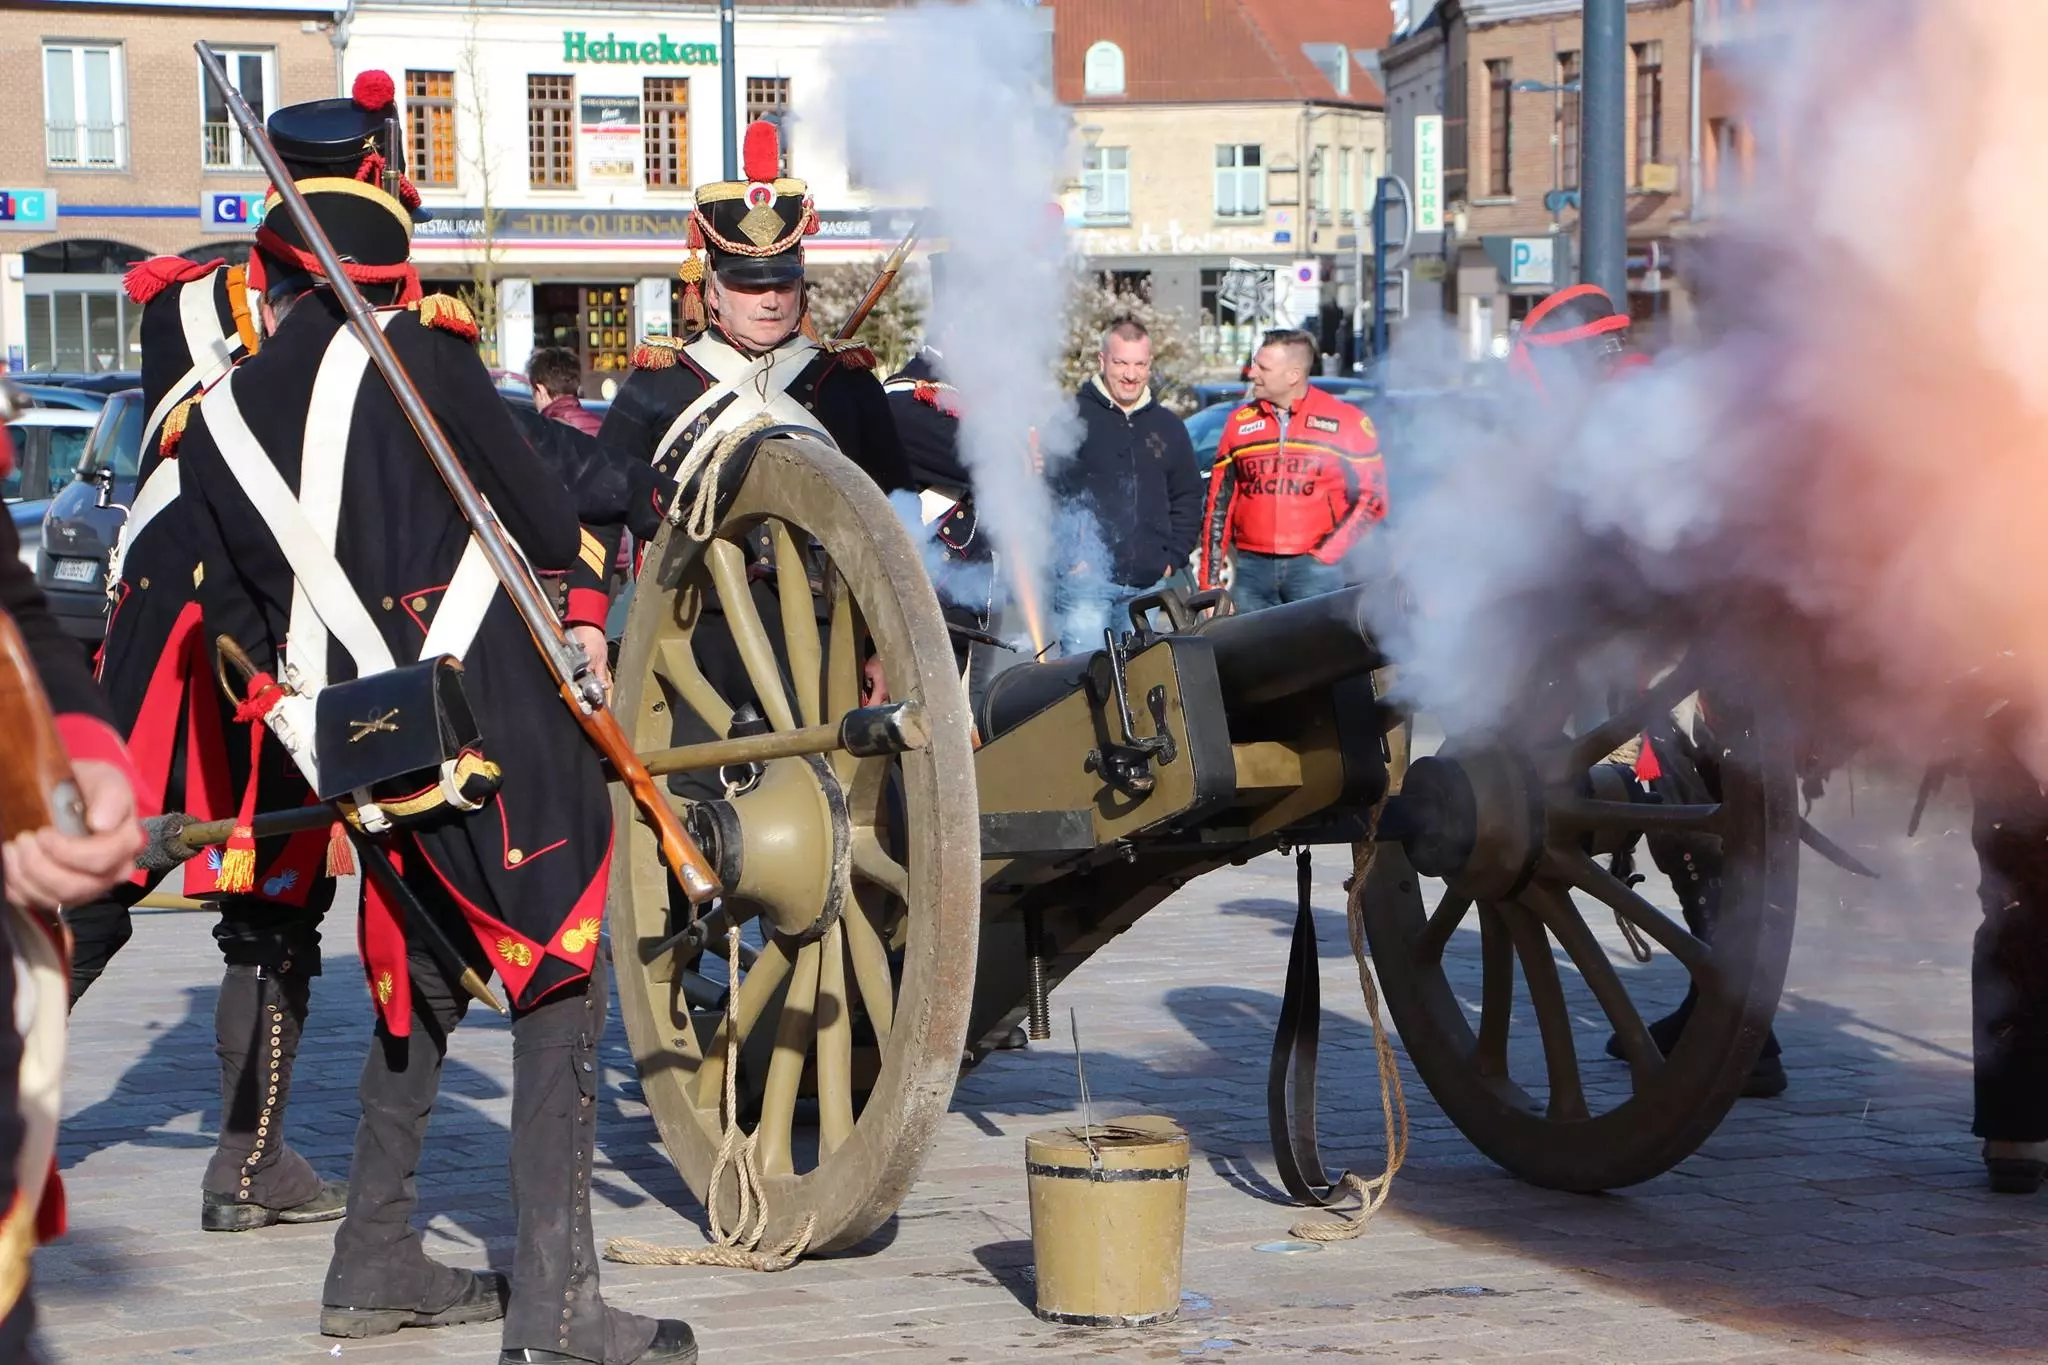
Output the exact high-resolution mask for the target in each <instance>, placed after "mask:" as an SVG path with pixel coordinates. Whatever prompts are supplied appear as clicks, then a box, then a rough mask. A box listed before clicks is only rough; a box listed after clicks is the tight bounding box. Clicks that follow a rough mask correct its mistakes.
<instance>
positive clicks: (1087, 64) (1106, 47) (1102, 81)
mask: <svg viewBox="0 0 2048 1365" xmlns="http://www.w3.org/2000/svg"><path fill="white" fill-rule="evenodd" d="M1081 91H1082V93H1083V94H1087V95H1121V94H1123V92H1124V50H1123V49H1122V48H1120V47H1118V46H1117V45H1116V44H1115V43H1111V42H1101V43H1096V44H1094V45H1093V46H1092V47H1090V48H1089V49H1088V55H1087V56H1085V57H1083V58H1082V59H1081Z"/></svg>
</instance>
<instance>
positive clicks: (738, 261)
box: [677, 119, 818, 325]
mask: <svg viewBox="0 0 2048 1365" xmlns="http://www.w3.org/2000/svg"><path fill="white" fill-rule="evenodd" d="M743 147H744V151H743V154H742V158H741V163H740V169H741V172H742V173H743V175H744V176H745V179H742V180H714V181H712V182H711V183H710V184H708V185H699V186H698V187H697V208H696V211H695V212H694V213H692V214H691V215H690V236H689V243H690V256H689V258H688V259H687V260H685V261H684V262H683V265H682V269H681V270H679V271H678V272H677V273H678V274H679V275H681V276H682V280H683V283H684V285H685V286H686V287H685V289H684V291H683V313H684V317H685V319H686V320H689V321H690V322H691V324H692V325H701V324H702V312H703V299H702V295H701V288H702V284H703V280H704V260H703V257H701V256H699V255H698V254H697V253H698V252H699V251H703V252H705V253H707V254H708V255H709V256H710V258H711V269H712V270H713V271H715V272H717V274H718V278H719V279H721V280H724V281H725V282H726V283H728V284H736V285H740V286H754V287H761V286H766V285H776V284H790V283H792V282H794V281H797V280H800V279H802V278H803V277H804V247H803V242H804V238H806V237H808V236H810V235H811V234H812V233H814V232H816V231H817V230H818V213H817V210H816V209H815V208H813V207H812V206H811V196H810V187H809V186H808V185H806V184H805V183H804V182H803V181H801V180H797V179H794V178H792V177H790V176H786V175H781V174H779V172H780V171H781V169H782V142H781V138H780V136H779V134H778V133H777V130H776V127H775V125H774V124H773V123H772V122H770V121H769V120H767V119H756V120H755V121H754V122H753V123H750V124H748V125H747V133H746V138H745V140H744V143H743Z"/></svg>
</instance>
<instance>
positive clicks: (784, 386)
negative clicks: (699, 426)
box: [649, 332, 824, 460]
mask: <svg viewBox="0 0 2048 1365" xmlns="http://www.w3.org/2000/svg"><path fill="white" fill-rule="evenodd" d="M683 351H684V353H685V354H687V355H688V356H689V357H690V358H691V359H693V360H695V361H696V362H697V363H698V364H700V365H702V366H703V367H704V369H705V371H706V372H707V373H708V374H710V376H711V377H712V378H713V379H715V380H717V381H718V382H717V383H716V384H714V385H712V386H711V387H710V388H707V389H706V390H704V392H703V393H701V394H699V395H697V398H696V401H694V402H692V403H691V404H690V406H688V407H686V408H684V409H683V410H682V412H680V413H678V414H677V416H676V419H675V421H673V422H670V423H669V424H668V430H667V431H664V432H663V433H662V434H661V439H660V440H659V441H656V442H655V443H654V450H653V452H652V453H651V455H650V457H649V458H651V459H655V460H659V459H660V458H661V457H662V456H663V455H664V454H665V453H667V451H668V448H669V447H670V446H672V445H674V444H675V443H676V441H677V440H678V439H680V438H681V436H682V434H683V433H684V432H686V431H688V430H689V429H690V424H691V423H693V422H695V421H696V420H697V419H698V418H699V417H702V416H703V415H704V414H705V413H707V412H709V411H710V410H711V409H712V408H713V407H714V406H715V405H717V404H719V403H724V402H725V400H726V399H728V398H732V399H733V401H732V402H730V403H727V404H726V408H725V411H723V412H721V413H719V414H718V416H717V417H715V418H713V419H712V422H711V425H710V426H709V427H706V428H705V430H704V432H703V434H702V435H700V436H699V437H698V438H697V440H698V443H699V444H706V443H708V442H710V441H714V440H716V439H717V437H718V436H720V435H722V434H724V432H726V431H727V430H729V429H731V428H733V427H736V426H738V425H740V424H741V423H743V422H749V421H752V420H753V419H754V418H755V417H757V416H759V415H760V414H762V413H763V412H767V413H772V414H773V415H774V417H775V419H776V420H777V421H778V422H782V423H784V424H785V425H789V426H800V427H810V428H811V429H812V430H814V431H822V430H824V428H822V427H820V426H819V425H818V419H817V418H815V417H813V416H812V415H811V414H810V412H809V411H808V410H807V409H806V408H805V407H804V406H803V405H802V404H801V403H798V402H796V401H795V400H794V399H792V398H790V397H789V396H788V395H789V386H790V385H791V384H794V383H796V381H797V376H798V375H800V374H802V373H803V372H804V369H805V367H806V366H808V365H809V364H810V363H811V361H812V359H813V358H814V357H815V356H816V355H817V354H818V343H816V342H815V341H812V340H811V339H810V338H808V337H805V336H801V335H799V336H796V337H792V338H791V339H790V340H788V341H785V342H784V343H782V345H780V346H778V347H776V348H775V349H774V350H772V351H770V352H768V354H766V355H762V356H754V357H751V358H750V357H748V356H744V355H741V354H740V353H739V352H738V351H736V350H734V349H733V348H732V347H731V346H728V345H726V343H724V342H723V341H720V340H719V339H718V338H717V337H715V336H713V335H711V334H710V333H709V332H706V333H705V334H704V335H702V336H700V337H698V338H697V339H696V340H695V341H693V342H691V343H690V344H689V345H687V346H685V347H683ZM751 394H758V395H759V396H760V399H761V401H760V402H759V403H755V402H752V401H749V397H750V395H751Z"/></svg>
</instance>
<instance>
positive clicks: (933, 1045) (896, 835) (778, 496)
mask: <svg viewBox="0 0 2048 1365" xmlns="http://www.w3.org/2000/svg"><path fill="white" fill-rule="evenodd" d="M871 656H872V657H873V658H876V659H879V661H880V666H881V672H882V677H883V680H884V682H885V683H886V687H887V692H888V696H889V699H890V700H892V701H899V702H901V701H913V702H917V703H920V704H921V705H922V706H923V707H924V709H925V713H926V717H927V719H928V721H929V726H930V733H931V738H930V741H929V742H928V743H927V744H926V745H925V746H924V747H923V748H921V749H916V750H913V751H911V752H909V753H905V754H901V755H896V756H891V757H881V758H865V759H857V758H854V757H852V756H851V755H849V754H846V753H844V752H838V753H833V754H830V755H826V756H823V757H819V758H788V759H776V760H772V761H770V762H768V763H766V764H763V765H760V766H759V767H758V768H757V769H754V770H751V771H745V772H733V771H727V772H725V773H723V774H691V775H688V776H689V777H691V778H694V779H696V786H695V788H694V789H693V788H689V787H686V788H685V789H686V790H688V791H690V792H691V795H690V796H688V797H682V796H672V798H671V799H672V800H673V802H674V804H675V805H676V807H677V809H678V810H679V811H682V812H684V813H685V815H686V818H687V819H688V821H689V822H690V824H691V825H692V828H693V829H697V830H700V831H705V832H707V833H708V834H709V836H710V838H711V840H712V842H715V843H717V844H719V845H721V851H720V853H719V855H718V856H717V857H716V858H715V861H718V862H720V863H722V864H724V865H726V866H728V867H736V868H737V872H736V875H734V876H732V877H730V878H729V879H728V882H727V895H726V897H725V898H724V900H723V901H722V902H721V903H720V909H719V912H718V914H717V916H716V917H715V918H714V920H713V922H714V923H719V922H722V921H723V920H724V919H726V918H730V919H731V920H733V921H734V922H737V923H739V924H741V925H742V927H743V936H744V945H745V946H744V948H743V950H742V954H741V967H740V973H739V979H738V981H737V982H731V981H728V980H727V975H728V973H727V952H726V939H725V935H724V934H723V933H722V932H718V933H713V934H710V935H709V936H708V937H707V940H706V941H705V943H704V944H703V948H702V952H701V954H699V953H697V952H696V951H694V950H689V951H685V950H671V951H669V952H666V953H659V954H657V953H656V952H655V949H656V947H657V946H658V945H660V944H662V943H664V942H665V941H667V940H669V939H671V938H672V937H673V935H674V933H675V932H676V930H677V929H678V928H679V927H680V926H681V925H682V924H683V923H684V918H683V915H682V913H681V911H680V910H679V909H678V908H677V907H678V906H679V905H680V896H679V894H678V895H676V896H674V897H672V895H671V885H672V884H671V879H670V878H669V876H668V875H667V872H666V870H665V869H664V867H663V865H662V863H661V860H660V857H659V855H658V851H657V848H656V845H655V841H654V838H653V836H652V834H651V832H650V831H649V829H648V827H647V826H646V824H645V823H644V822H643V821H642V820H640V819H639V818H638V817H637V816H636V815H635V813H634V811H633V809H632V807H631V806H630V804H629V803H628V802H627V801H626V800H625V798H624V797H623V795H622V796H621V797H620V798H619V804H618V807H617V828H618V834H617V847H616V849H615V852H614V868H613V879H612V904H611V913H612V941H613V960H614V962H615V963H616V965H617V973H618V980H619V994H620V1000H621V1003H622V1006H623V1012H624V1016H625V1021H626V1029H627V1033H628V1035H629V1036H630V1039H631V1042H632V1046H633V1052H634V1057H635V1059H636V1061H637V1062H638V1065H639V1070H640V1077H641V1084H642V1088H643V1090H644V1093H645V1095H646V1098H647V1103H648V1105H649V1107H650V1108H651V1109H652V1110H653V1111H654V1118H655V1122H656V1124H657V1125H658V1127H659V1128H660V1131H661V1136H662V1141H663V1143H664V1144H665V1146H666V1147H667V1149H668V1153H669V1156H670V1158H671V1159H672V1160H673V1161H674V1162H675V1164H676V1167H677V1169H678V1170H679V1171H680V1172H681V1173H682V1176H683V1178H684V1179H685V1180H686V1181H687V1182H688V1183H689V1185H690V1188H691V1189H692V1190H693V1191H694V1192H695V1193H696V1194H697V1196H698V1197H699V1198H700V1199H702V1200H704V1201H705V1204H706V1206H707V1207H711V1206H712V1201H714V1200H717V1201H719V1202H718V1204H717V1208H718V1209H719V1210H720V1212H721V1214H722V1216H723V1218H724V1220H725V1222H726V1223H727V1225H732V1224H734V1223H736V1222H737V1216H736V1215H737V1196H736V1186H735V1185H734V1183H733V1181H731V1180H730V1179H728V1180H727V1181H725V1182H724V1183H723V1187H722V1188H721V1189H719V1190H715V1191H714V1190H713V1189H711V1188H710V1186H711V1179H712V1170H713V1165H714V1162H715V1159H716V1156H717V1153H718V1149H719V1143H720V1139H721V1135H722V1133H723V1127H722V1122H723V1118H722V1115H721V1108H722V1104H721V1101H722V1095H723V1091H724V1084H725V1072H726V1036H725V1035H726V1023H725V1018H726V1013H725V1005H724V997H725V995H726V992H727V990H728V989H731V990H732V992H733V999H734V1003H735V1005H736V1018H737V1020H738V1035H739V1046H740V1061H739V1072H738V1074H737V1076H736V1078H735V1079H736V1081H737V1084H738V1090H739V1100H740V1102H739V1106H738V1108H739V1111H740V1112H739V1118H740V1119H741V1120H742V1121H743V1122H744V1124H745V1126H747V1127H748V1128H749V1129H752V1128H754V1126H755V1125H756V1124H758V1132H759V1145H758V1152H759V1160H760V1166H761V1170H762V1172H763V1174H764V1176H765V1178H766V1179H765V1184H766V1191H767V1203H768V1208H769V1213H770V1217H771V1222H770V1225H769V1227H768V1229H767V1233H766V1236H765V1238H764V1245H767V1246H771V1247H774V1246H780V1245H782V1244H784V1243H785V1242H786V1241H788V1240H789V1239H790V1238H791V1237H792V1236H793V1235H795V1234H796V1233H797V1232H798V1231H799V1230H800V1229H801V1228H802V1227H803V1226H804V1223H805V1222H806V1220H807V1219H811V1218H813V1217H815V1220H816V1222H815V1226H814V1229H813V1232H812V1238H811V1246H812V1248H813V1249H815V1250H832V1249H835V1248H840V1247H845V1246H848V1245H851V1244H853V1243H854V1242H857V1241H859V1240H860V1239H861V1238H863V1237H865V1236H867V1235H868V1234H869V1233H870V1232H872V1231H874V1230H875V1229H876V1228H877V1227H879V1226H880V1225H881V1224H882V1223H883V1222H884V1221H885V1220H886V1219H887V1218H888V1217H889V1216H890V1215H891V1214H893V1213H894V1212H895V1210H896V1208H897V1206H898V1204H899V1203H900V1202H901V1200H902V1198H903V1196H904V1195H905V1193H906V1192H907V1191H908V1190H909V1188H910V1185H911V1182H912V1180H913V1179H915V1177H916V1174H917V1171H918V1168H919V1167H920V1166H921V1165H922V1163H923V1160H924V1155H925V1152H926V1149H927V1147H928V1146H929V1144H930V1142H931V1139H932V1136H933V1132H934V1130H935V1129H936V1127H937V1125H938V1123H939V1121H940V1120H941V1118H942V1117H943V1116H944V1114H945V1111H946V1108H947V1105H948V1104H949V1103H950V1101H951V1098H952V1093H953V1086H954V1082H955V1080H956V1078H957V1076H958V1072H959V1067H960V1058H961V1048H962V1045H963V1042H964V1040H965V1034H966V1029H967V1011H968V1003H969V998H970V995H971V990H972V984H973V971H974V961H975V950H976V942H977V937H978V930H979V909H980V880H979V873H980V837H979V822H978V817H977V810H976V804H975V792H974V764H973V754H972V751H971V747H970V741H969V728H968V717H967V703H966V698H965V696H964V694H963V691H962V688H961V686H960V679H959V676H958V675H957V673H956V672H955V671H954V664H953V652H952V648H951V645H950V642H949V639H948V635H947V631H946V627H945V623H944V621H943V619H942V618H941V616H940V614H939V606H938V601H937V599H936V598H935V596H934V595H933V592H932V589H931V585H930V583H929V582H928V580H927V579H926V577H925V573H924V570H923V567H922V565H921V562H920V560H919V557H918V552H917V549H916V547H915V546H914V545H913V544H912V543H911V541H910V539H909V537H908V535H907V534H906V533H905V531H904V529H903V527H902V524H901V523H900V522H899V520H898V519H897V516H896V514H895V512H894V511H893V510H892V508H891V507H890V505H889V502H888V500H887V499H886V498H885V497H884V496H883V495H882V493H881V492H880V491H879V490H878V489H877V488H876V487H875V485H874V483H873V482H872V481H871V480H870V479H869V478H868V477H867V476H866V475H865V474H863V473H862V472H861V471H860V470H859V469H858V468H856V467H855V466H854V465H853V464H852V463H851V462H850V461H848V460H847V459H846V458H845V457H844V456H843V455H841V454H840V453H839V452H838V451H837V450H836V449H833V448H832V447H831V446H830V445H829V444H828V443H826V442H825V441H824V440H822V439H820V438H812V437H809V436H806V435H787V436H784V435H773V436H770V437H768V438H766V439H763V440H762V441H761V442H760V443H759V444H758V446H757V448H756V449H755V451H754V453H753V456H752V460H751V463H750V464H749V465H748V467H747V469H746V472H745V475H744V478H743V481H742V482H741V483H740V486H739V487H738V489H737V490H736V493H735V494H734V495H733V496H732V498H731V500H730V506H729V507H728V508H727V509H726V510H725V511H724V512H723V514H722V515H721V516H720V518H719V520H718V525H717V529H716V530H715V532H714V533H713V535H712V536H711V538H710V539H709V540H708V541H706V542H704V543H701V544H700V543H696V542H694V541H692V540H691V539H690V537H689V536H688V535H687V534H686V533H685V532H684V531H683V530H682V529H680V528H675V527H671V528H670V529H669V530H667V531H665V532H664V533H663V535H662V536H661V538H659V539H658V540H657V541H656V542H655V543H654V544H653V546H652V547H651V548H650V550H649V552H648V554H647V557H646V559H645V561H644V563H643V568H642V572H641V576H640V578H639V580H638V583H637V585H636V588H635V596H634V602H633V606H632V609H631V614H630V617H629V619H628V623H627V628H626V636H625V641H624V644H623V647H622V649H621V651H620V658H619V664H618V669H617V681H616V684H615V686H616V695H615V699H614V704H615V707H616V710H617V713H618V715H619V718H620V721H621V723H622V724H623V725H624V726H625V727H626V729H627V732H628V734H629V735H630V736H631V738H632V740H633V742H634V747H635V748H636V749H638V750H640V751H641V752H647V751H650V750H655V749H660V748H663V747H666V746H669V745H671V744H675V743H684V742H693V741H696V740H699V739H709V738H712V737H714V736H717V737H723V736H725V735H727V734H728V733H729V732H730V730H731V728H732V726H733V722H734V712H735V710H736V709H740V708H742V707H745V706H748V705H751V706H752V707H753V708H755V709H756V710H757V711H758V712H759V714H760V715H761V716H763V717H765V719H766V721H767V723H768V725H769V726H770V727H772V728H774V729H776V730H788V729H793V728H797V727H801V726H805V725H816V724H820V723H831V722H834V721H836V720H837V719H838V718H839V717H841V716H843V715H844V714H845V713H846V712H847V711H848V710H850V709H852V708H854V707H857V706H859V705H861V703H862V699H863V677H864V668H865V666H866V661H867V660H868V659H869V658H870V657H871ZM728 784H730V785H728ZM676 786H677V784H676V782H675V781H674V780H673V779H672V780H671V784H670V791H671V792H672V793H673V792H674V791H675V790H676ZM650 958H651V960H650Z"/></svg>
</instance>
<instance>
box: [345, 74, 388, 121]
mask: <svg viewBox="0 0 2048 1365" xmlns="http://www.w3.org/2000/svg"><path fill="white" fill-rule="evenodd" d="M397 97H398V87H397V86H396V85H394V84H392V81H391V73H390V72H388V71H365V72H363V73H362V74H361V75H359V76H357V77H356V83H355V85H354V86H352V87H350V89H349V98H350V99H352V100H354V101H355V102H356V104H357V105H358V106H359V107H361V108H364V109H368V110H371V111H372V112H375V111H376V110H379V109H388V108H390V107H391V104H392V102H393V101H394V100H396V99H397Z"/></svg>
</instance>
